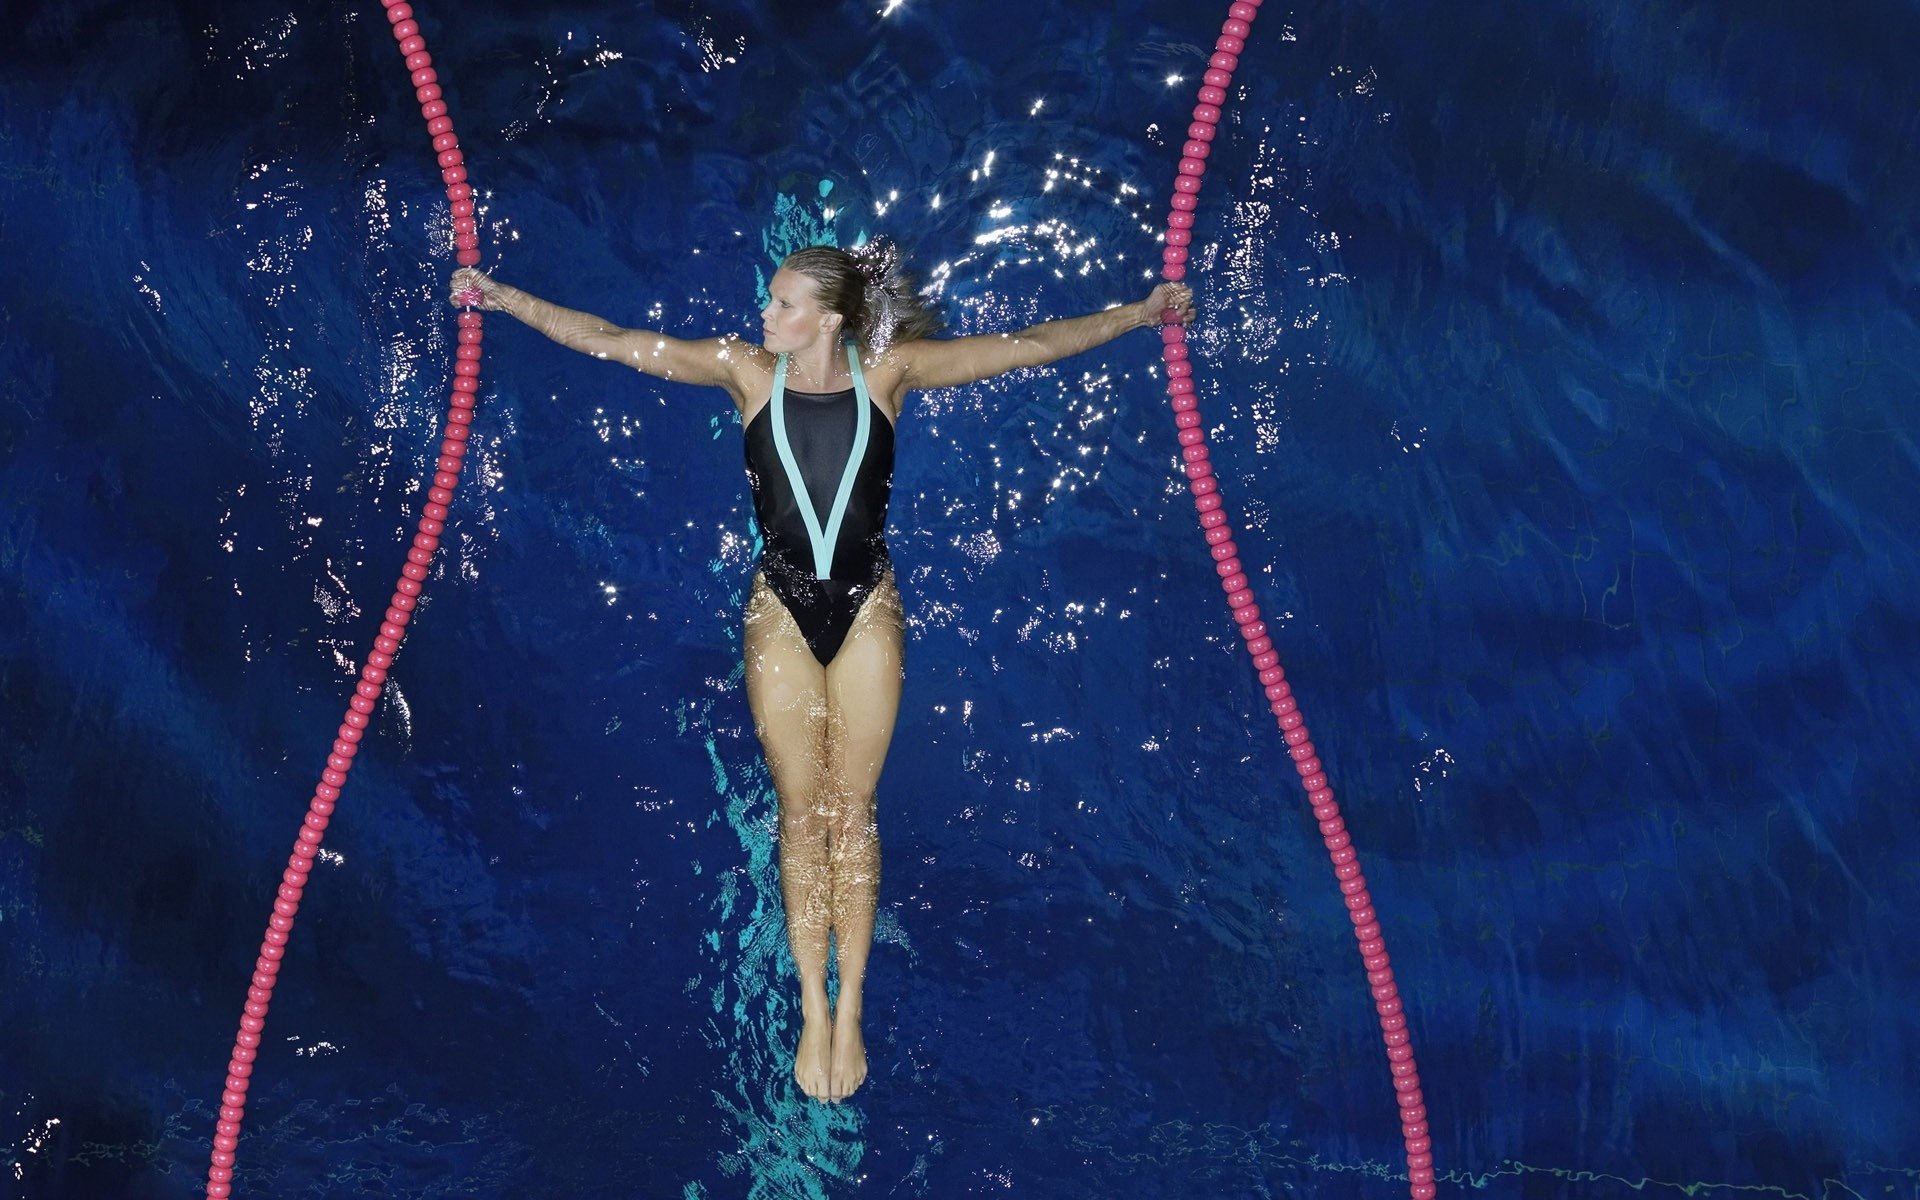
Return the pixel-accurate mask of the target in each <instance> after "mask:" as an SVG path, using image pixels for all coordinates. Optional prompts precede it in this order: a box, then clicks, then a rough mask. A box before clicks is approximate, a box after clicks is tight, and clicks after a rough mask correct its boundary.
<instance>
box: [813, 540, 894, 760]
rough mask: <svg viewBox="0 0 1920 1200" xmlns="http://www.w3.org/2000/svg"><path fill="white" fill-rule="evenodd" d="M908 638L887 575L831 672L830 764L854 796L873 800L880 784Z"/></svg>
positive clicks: (864, 608)
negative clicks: (874, 791)
mask: <svg viewBox="0 0 1920 1200" xmlns="http://www.w3.org/2000/svg"><path fill="white" fill-rule="evenodd" d="M905 638H906V622H905V619H904V617H903V614H902V612H901V608H900V592H899V590H898V589H897V588H896V587H895V586H894V582H893V573H892V572H888V573H887V575H886V576H885V578H883V579H882V580H881V581H880V583H879V584H878V585H876V586H875V588H874V591H873V594H872V595H871V596H868V597H867V602H866V603H865V604H864V605H862V606H861V608H860V615H859V616H857V617H855V618H854V621H853V628H852V629H851V630H849V631H848V633H847V640H846V642H845V643H844V644H843V645H842V646H841V647H840V653H838V654H836V655H834V656H833V661H832V662H831V663H829V664H827V670H826V697H827V713H828V718H827V719H828V730H829V733H828V741H829V745H830V747H831V758H832V763H831V766H832V769H833V771H834V774H835V775H836V776H837V777H838V782H839V783H840V784H841V786H843V787H844V788H846V790H847V793H848V794H849V795H851V796H855V797H861V798H865V797H867V796H870V795H871V794H872V793H873V789H874V785H875V784H877V783H878V782H879V781H880V768H881V767H882V766H883V765H885V762H886V758H887V747H888V745H890V744H891V743H892V741H893V727H894V723H895V721H896V720H897V719H898V718H899V716H900V683H901V672H902V668H903V665H904V642H905Z"/></svg>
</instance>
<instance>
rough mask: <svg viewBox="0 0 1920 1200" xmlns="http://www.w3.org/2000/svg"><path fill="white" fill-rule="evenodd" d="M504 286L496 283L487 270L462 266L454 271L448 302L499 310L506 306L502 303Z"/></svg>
mask: <svg viewBox="0 0 1920 1200" xmlns="http://www.w3.org/2000/svg"><path fill="white" fill-rule="evenodd" d="M502 286H503V285H501V284H498V283H495V282H494V281H493V277H492V276H490V275H488V274H487V273H486V272H485V271H478V270H475V269H474V268H472V267H461V268H460V269H459V270H458V271H455V272H454V273H453V281H452V282H451V283H450V284H449V285H448V292H447V303H449V304H451V305H453V306H454V307H455V308H483V309H485V310H487V311H488V312H499V311H500V310H501V309H502V308H503V307H505V305H503V304H502V303H501V295H500V292H501V288H502Z"/></svg>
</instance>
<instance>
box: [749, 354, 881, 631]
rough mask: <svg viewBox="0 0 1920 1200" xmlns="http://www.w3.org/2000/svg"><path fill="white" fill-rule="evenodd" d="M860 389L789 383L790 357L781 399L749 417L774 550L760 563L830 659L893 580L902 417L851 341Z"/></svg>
mask: <svg viewBox="0 0 1920 1200" xmlns="http://www.w3.org/2000/svg"><path fill="white" fill-rule="evenodd" d="M847 362H848V364H849V365H850V366H851V368H852V370H853V386H852V387H850V388H848V389H846V390H845V391H840V392H832V393H827V394H819V393H813V392H794V391H788V390H787V386H786V383H787V356H786V355H784V354H782V355H781V356H780V359H779V362H778V364H777V365H776V366H775V367H774V372H773V396H772V398H771V399H769V400H768V401H767V404H766V407H764V408H762V409H761V410H760V411H759V412H758V413H755V414H754V417H753V420H752V421H749V422H748V423H747V427H746V431H745V438H744V440H745V442H746V451H747V482H748V483H749V484H751V485H752V487H753V511H754V515H755V516H756V517H758V518H759V520H760V533H761V536H762V537H763V538H764V539H765V541H766V549H765V551H764V552H763V553H762V555H761V558H760V570H761V574H762V576H763V577H764V578H765V579H766V581H767V586H769V587H770V588H772V589H773V594H774V595H776V596H778V597H779V598H780V602H781V603H782V604H784V605H786V606H787V611H788V612H789V613H791V614H793V620H794V623H795V624H797V625H799V627H800V634H801V636H802V637H804V638H806V640H807V648H808V649H810V650H812V651H813V656H814V657H815V658H817V659H819V660H820V662H821V663H822V664H823V665H824V664H826V663H830V662H832V661H833V657H834V655H836V654H838V653H839V652H840V645H841V643H842V642H844V641H846V638H847V631H848V630H849V629H851V628H852V627H853V619H854V618H855V617H856V616H858V615H859V614H860V606H861V605H863V604H864V603H866V599H867V597H868V596H870V595H872V594H873V589H874V588H875V587H876V586H878V584H879V583H880V581H881V580H882V579H883V578H885V577H886V574H887V567H888V559H887V543H886V536H885V535H886V525H887V499H888V497H889V496H890V495H891V494H892V491H893V423H892V422H891V421H889V420H888V419H887V415H886V413H884V412H882V411H881V409H880V406H879V405H877V404H875V403H874V402H873V399H872V397H870V396H869V395H868V394H867V382H866V379H865V377H864V376H863V375H862V374H861V371H860V356H859V351H858V350H857V349H856V348H855V347H853V346H848V347H847Z"/></svg>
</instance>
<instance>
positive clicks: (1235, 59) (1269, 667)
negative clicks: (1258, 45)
mask: <svg viewBox="0 0 1920 1200" xmlns="http://www.w3.org/2000/svg"><path fill="white" fill-rule="evenodd" d="M1259 12H1260V0H1239V2H1238V3H1235V4H1233V5H1232V6H1231V7H1229V8H1228V9H1227V19H1226V21H1225V23H1223V24H1222V25H1221V26H1220V37H1219V39H1218V40H1216V41H1215V42H1214V44H1213V56H1212V57H1211V58H1210V59H1208V60H1207V72H1206V74H1205V76H1203V77H1202V80H1201V86H1200V92H1199V96H1198V103H1196V104H1195V105H1194V109H1193V123H1192V124H1190V125H1188V126H1187V141H1186V144H1185V145H1184V146H1182V147H1181V151H1180V168H1179V173H1178V174H1177V175H1175V176H1174V180H1173V197H1172V199H1171V201H1170V204H1171V209H1170V210H1169V212H1168V213H1167V240H1166V247H1165V248H1164V249H1163V250H1162V251H1161V260H1162V264H1163V265H1162V268H1161V272H1160V273H1161V275H1162V276H1163V277H1164V278H1166V279H1169V280H1179V279H1183V278H1185V276H1186V273H1187V255H1188V249H1187V248H1188V247H1189V246H1190V245H1191V244H1192V242H1193V213H1194V209H1195V208H1196V207H1198V203H1199V201H1198V197H1199V194H1200V181H1201V179H1202V178H1203V177H1205V175H1206V173H1207V155H1208V154H1209V152H1210V151H1211V150H1212V148H1213V140H1214V136H1215V134H1216V132H1217V126H1218V125H1219V124H1220V117H1221V105H1223V104H1225V103H1226V102H1227V87H1228V85H1229V84H1231V83H1232V82H1233V72H1234V70H1235V69H1236V68H1238V67H1239V65H1240V53H1241V51H1242V50H1244V49H1245V48H1246V37H1247V34H1248V33H1249V32H1251V31H1252V26H1253V20H1254V18H1255V17H1256V16H1258V15H1259ZM1160 340H1161V342H1162V343H1163V345H1162V347H1161V357H1162V358H1163V359H1164V360H1165V362H1166V368H1167V395H1168V397H1169V399H1170V400H1171V401H1172V405H1173V423H1174V425H1175V426H1176V427H1177V428H1178V429H1179V440H1180V457H1181V459H1182V460H1183V461H1184V463H1185V470H1186V476H1187V490H1188V491H1190V492H1192V493H1193V506H1194V508H1195V509H1196V510H1198V512H1199V514H1200V528H1201V530H1202V531H1203V533H1204V534H1205V537H1206V540H1207V553H1208V554H1209V555H1211V556H1212V559H1213V569H1214V571H1215V572H1216V573H1217V574H1218V575H1219V577H1220V587H1221V589H1222V590H1223V591H1225V592H1226V594H1227V607H1228V608H1229V609H1230V610H1232V613H1233V620H1234V623H1235V624H1236V625H1238V626H1239V627H1240V636H1241V637H1242V638H1243V639H1245V642H1246V647H1247V654H1248V656H1249V657H1251V658H1252V659H1253V669H1254V670H1255V671H1256V672H1258V673H1259V676H1260V685H1261V687H1263V688H1265V689H1266V696H1267V703H1268V707H1269V708H1270V709H1271V710H1272V712H1273V715H1274V717H1275V718H1276V719H1277V720H1278V723H1279V726H1280V733H1281V736H1282V738H1283V739H1284V740H1285V741H1286V744H1287V753H1288V755H1289V756H1290V757H1291V758H1292V759H1293V765H1294V769H1295V770H1296V771H1298V772H1299V774H1300V784H1301V786H1302V787H1303V788H1304V789H1305V790H1306V793H1307V800H1308V802H1309V803H1310V804H1311V805H1312V806H1313V816H1314V819H1315V820H1316V821H1318V822H1319V823H1320V837H1321V840H1322V844H1323V845H1325V846H1326V848H1327V855H1328V857H1329V858H1331V859H1332V860H1333V875H1334V878H1335V879H1337V880H1338V881H1339V884H1340V895H1341V898H1342V899H1343V900H1344V901H1345V903H1346V907H1347V917H1348V919H1349V920H1351V921H1352V922H1353V936H1354V938H1355V939H1356V940H1357V941H1358V942H1359V948H1360V958H1361V962H1362V963H1363V964H1364V965H1365V967H1366V970H1367V986H1368V987H1369V988H1370V989H1371V990H1372V993H1373V1009H1374V1012H1375V1013H1377V1014H1378V1015H1379V1018H1380V1033H1381V1036H1382V1037H1383V1038H1384V1039H1385V1041H1386V1045H1387V1065H1388V1068H1389V1069H1390V1070H1391V1072H1392V1077H1393V1091H1394V1100H1395V1103H1396V1105H1397V1106H1398V1109H1399V1114H1400V1135H1401V1137H1402V1139H1403V1140H1404V1142H1405V1144H1406V1152H1407V1180H1408V1184H1409V1187H1410V1190H1411V1194H1412V1196H1413V1198H1414V1200H1432V1198H1433V1195H1434V1182H1433V1139H1432V1137H1431V1136H1430V1135H1429V1125H1428V1122H1427V1106H1426V1098H1425V1096H1424V1095H1423V1094H1422V1093H1421V1090H1420V1069H1419V1066H1418V1064H1416V1063H1415V1061H1414V1057H1413V1039H1412V1036H1411V1035H1410V1034H1409V1033H1408V1032H1407V1017H1406V1013H1405V1011H1404V1009H1403V1005H1402V1003H1401V999H1400V989H1399V987H1398V986H1397V985H1396V984H1395V983H1394V980H1393V964H1392V962H1391V961H1390V960H1389V959H1388V957H1387V940H1386V936H1385V934H1384V933H1382V932H1381V928H1380V917H1379V914H1378V913H1376V912H1375V911H1374V908H1373V898H1372V897H1371V896H1370V895H1369V894H1368V892H1367V877H1366V876H1365V875H1363V874H1361V872H1360V858H1359V855H1358V854H1357V853H1356V852H1355V851H1354V848H1353V837H1352V835H1350V834H1349V833H1348V832H1347V826H1346V822H1345V821H1343V820H1341V818H1340V806H1339V805H1338V804H1336V803H1334V798H1333V788H1332V787H1331V786H1330V785H1329V784H1328V782H1327V772H1326V766H1325V764H1323V763H1322V762H1321V761H1320V757H1319V755H1318V754H1316V753H1315V751H1314V747H1313V739H1312V737H1311V735H1310V734H1309V733H1308V732H1307V722H1306V717H1305V716H1304V715H1303V714H1302V713H1301V711H1300V705H1299V702H1298V701H1297V700H1296V699H1295V698H1294V695H1293V689H1292V687H1291V686H1289V685H1288V683H1287V673H1286V671H1285V670H1284V669H1282V667H1281V666H1280V656H1279V655H1278V654H1277V653H1276V652H1275V651H1274V648H1273V639H1272V638H1270V637H1268V636H1267V626H1266V622H1264V621H1262V620H1261V619H1260V606H1259V605H1257V604H1255V603H1254V598H1253V591H1252V590H1251V587H1250V585H1249V582H1248V579H1247V575H1246V571H1245V569H1244V566H1243V564H1242V563H1241V561H1240V551H1239V548H1238V547H1237V546H1235V545H1234V543H1233V529H1232V527H1231V526H1230V525H1228V523H1227V514H1226V511H1225V508H1224V506H1223V505H1222V503H1221V499H1220V486H1219V484H1218V482H1217V481H1216V480H1215V478H1214V473H1213V464H1212V463H1210V462H1209V461H1208V450H1207V435H1206V433H1205V431H1204V429H1203V428H1202V425H1201V420H1200V408H1199V402H1198V401H1197V400H1196V399H1195V398H1194V385H1193V363H1192V362H1191V361H1190V360H1189V359H1188V357H1187V331H1186V327H1185V326H1183V325H1181V324H1180V322H1179V321H1178V320H1177V319H1175V318H1174V317H1173V316H1172V315H1171V313H1169V315H1168V316H1167V318H1166V320H1165V323H1164V324H1163V325H1162V327H1161V330H1160Z"/></svg>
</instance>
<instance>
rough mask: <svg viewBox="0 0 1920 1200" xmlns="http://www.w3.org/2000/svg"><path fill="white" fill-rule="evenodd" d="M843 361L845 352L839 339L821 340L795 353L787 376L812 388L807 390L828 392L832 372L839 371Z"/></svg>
mask: <svg viewBox="0 0 1920 1200" xmlns="http://www.w3.org/2000/svg"><path fill="white" fill-rule="evenodd" d="M845 361H846V357H845V351H843V350H842V349H841V344H840V339H839V338H837V337H836V338H833V339H831V340H826V339H823V340H821V341H820V342H818V343H816V344H815V345H812V346H809V347H807V348H806V349H805V350H801V351H798V352H797V353H795V354H794V355H793V361H792V365H791V366H789V367H788V368H787V374H788V375H789V376H792V377H796V379H797V381H798V382H800V383H804V384H811V385H812V387H811V388H810V389H809V390H815V391H823V392H824V391H827V390H828V388H827V384H828V382H829V381H830V380H832V378H833V376H834V372H835V371H837V370H839V369H840V366H841V364H842V363H844V362H845Z"/></svg>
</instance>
